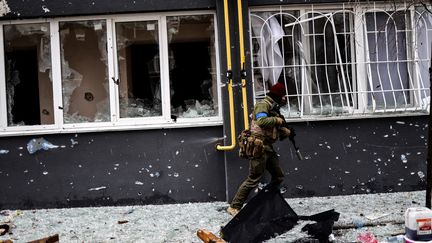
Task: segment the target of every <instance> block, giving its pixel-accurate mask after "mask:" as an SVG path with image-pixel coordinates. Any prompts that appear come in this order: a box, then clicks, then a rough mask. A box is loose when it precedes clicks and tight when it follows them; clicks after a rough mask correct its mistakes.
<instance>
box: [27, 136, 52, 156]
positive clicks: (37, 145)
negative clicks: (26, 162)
mask: <svg viewBox="0 0 432 243" xmlns="http://www.w3.org/2000/svg"><path fill="white" fill-rule="evenodd" d="M53 148H58V146H57V145H54V144H52V143H50V142H48V141H47V140H45V139H44V138H33V139H32V140H30V141H29V142H28V143H27V150H28V152H29V153H30V154H34V153H36V152H37V151H39V150H41V149H43V150H48V149H53Z"/></svg>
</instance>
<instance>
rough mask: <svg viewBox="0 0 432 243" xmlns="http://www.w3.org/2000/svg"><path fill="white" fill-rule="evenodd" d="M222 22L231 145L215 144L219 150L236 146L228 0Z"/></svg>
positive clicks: (225, 2) (226, 0)
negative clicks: (223, 27)
mask: <svg viewBox="0 0 432 243" xmlns="http://www.w3.org/2000/svg"><path fill="white" fill-rule="evenodd" d="M224 23H225V48H226V56H227V78H228V80H229V81H228V99H229V113H230V126H231V145H227V146H222V145H220V144H217V145H216V149H217V150H219V151H227V150H233V149H234V148H235V146H236V140H235V122H234V97H233V83H232V76H231V75H230V73H231V70H232V62H231V39H230V29H229V16H228V0H224Z"/></svg>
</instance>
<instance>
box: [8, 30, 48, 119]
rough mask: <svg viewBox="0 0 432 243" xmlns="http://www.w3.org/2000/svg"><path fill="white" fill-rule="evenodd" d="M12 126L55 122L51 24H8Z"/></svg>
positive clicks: (9, 89) (9, 113)
mask: <svg viewBox="0 0 432 243" xmlns="http://www.w3.org/2000/svg"><path fill="white" fill-rule="evenodd" d="M3 32H4V54H5V55H4V58H5V69H6V70H5V74H6V75H5V76H6V93H7V94H6V100H7V124H8V126H23V125H44V124H53V123H54V111H53V89H52V87H53V86H52V79H51V78H52V76H51V71H52V68H51V47H50V28H49V24H48V23H43V24H20V25H4V26H3Z"/></svg>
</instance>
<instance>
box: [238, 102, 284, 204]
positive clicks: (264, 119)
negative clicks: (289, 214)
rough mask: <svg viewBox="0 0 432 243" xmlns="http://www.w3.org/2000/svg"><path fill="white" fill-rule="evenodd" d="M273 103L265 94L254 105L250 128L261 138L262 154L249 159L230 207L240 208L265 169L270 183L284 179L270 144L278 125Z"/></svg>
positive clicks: (274, 140)
mask: <svg viewBox="0 0 432 243" xmlns="http://www.w3.org/2000/svg"><path fill="white" fill-rule="evenodd" d="M274 105H276V104H275V101H273V99H272V98H270V97H269V96H266V97H265V98H264V99H263V100H261V101H259V102H257V103H256V104H255V106H254V110H253V114H252V122H251V129H250V130H251V133H252V135H253V136H256V137H258V138H261V139H262V140H263V142H264V152H263V154H262V156H260V157H253V158H251V159H250V160H249V175H248V177H247V179H246V180H245V181H244V182H243V183H242V184H241V186H240V188H239V189H238V191H237V193H236V195H235V196H234V199H233V200H232V202H231V205H230V206H231V207H232V208H235V209H241V208H242V206H243V204H244V202H245V201H246V199H247V197H248V195H249V193H250V192H251V191H252V190H253V189H254V188H255V187H256V186H258V183H259V182H260V180H261V178H262V177H263V175H264V172H265V170H267V171H268V172H270V174H271V182H270V183H272V184H275V185H280V184H281V183H282V181H283V179H284V174H283V172H282V169H281V167H280V165H279V159H278V155H277V153H276V152H275V151H274V150H273V146H272V144H273V143H275V142H276V141H277V140H278V139H279V127H278V125H277V119H276V118H277V116H278V113H276V112H275V111H272V108H273V106H274Z"/></svg>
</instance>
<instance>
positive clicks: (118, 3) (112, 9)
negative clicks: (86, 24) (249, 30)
mask: <svg viewBox="0 0 432 243" xmlns="http://www.w3.org/2000/svg"><path fill="white" fill-rule="evenodd" d="M6 3H7V5H8V6H9V8H10V11H11V12H10V13H9V14H8V15H6V16H4V17H2V18H0V19H9V18H38V17H55V16H73V15H95V14H110V13H136V12H150V11H171V10H195V9H214V8H215V6H216V3H215V1H214V0H200V1H196V0H182V1H175V0H163V1H160V0H141V1H138V0H110V1H106V0H59V1H45V0H7V1H6Z"/></svg>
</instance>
